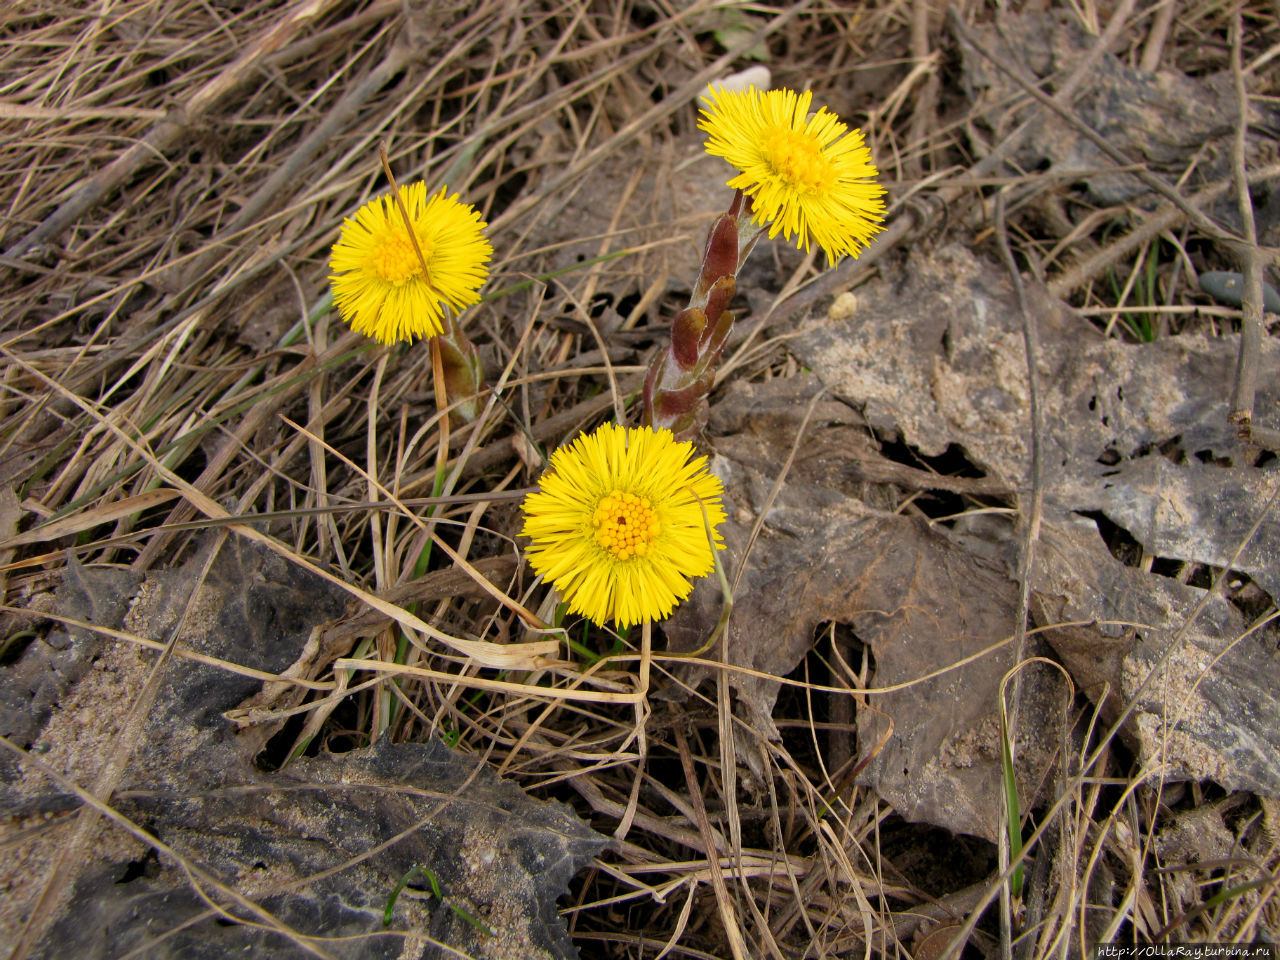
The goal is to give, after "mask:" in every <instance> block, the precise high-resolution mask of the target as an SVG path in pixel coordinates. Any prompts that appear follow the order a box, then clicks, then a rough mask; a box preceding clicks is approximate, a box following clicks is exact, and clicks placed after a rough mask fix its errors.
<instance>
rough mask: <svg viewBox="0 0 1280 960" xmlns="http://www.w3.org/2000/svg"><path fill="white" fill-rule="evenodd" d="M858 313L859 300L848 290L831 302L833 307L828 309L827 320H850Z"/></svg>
mask: <svg viewBox="0 0 1280 960" xmlns="http://www.w3.org/2000/svg"><path fill="white" fill-rule="evenodd" d="M857 312H858V298H857V297H855V296H854V295H853V294H852V293H850V292H849V291H847V290H846V291H845V292H844V293H842V294H840V296H838V297H836V298H835V299H834V300H832V301H831V306H829V307H827V319H828V320H837V321H838V320H848V319H849V318H850V317H852V316H853V315H854V314H855V313H857Z"/></svg>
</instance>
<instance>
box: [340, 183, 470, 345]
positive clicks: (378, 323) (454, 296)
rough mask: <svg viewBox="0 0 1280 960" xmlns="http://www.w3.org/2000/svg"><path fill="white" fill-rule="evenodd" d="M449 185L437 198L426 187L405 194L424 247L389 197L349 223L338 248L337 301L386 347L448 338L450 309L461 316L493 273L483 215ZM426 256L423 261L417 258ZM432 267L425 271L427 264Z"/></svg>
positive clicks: (356, 326) (359, 328)
mask: <svg viewBox="0 0 1280 960" xmlns="http://www.w3.org/2000/svg"><path fill="white" fill-rule="evenodd" d="M446 189H447V188H445V187H441V188H440V192H439V193H437V194H436V195H435V196H433V197H431V198H430V199H428V198H427V185H426V184H425V183H423V182H422V181H418V182H417V183H412V184H407V185H405V186H402V187H401V188H400V199H401V200H402V201H404V206H405V209H406V210H408V211H409V220H410V221H411V222H412V223H413V233H414V237H416V238H417V241H418V244H417V246H418V249H417V250H415V249H414V244H413V240H412V239H411V238H410V237H409V231H408V229H407V228H406V227H405V222H404V215H403V214H402V213H401V212H400V208H399V206H398V205H397V204H396V202H395V200H394V199H393V198H392V196H391V194H390V193H387V194H384V195H383V196H380V197H375V198H374V199H372V200H370V201H369V202H368V203H366V204H365V205H364V206H363V207H361V208H360V209H359V210H357V211H356V215H355V216H354V217H349V218H347V219H346V220H344V221H343V224H342V233H341V234H340V235H339V237H338V242H337V243H335V244H334V245H333V253H332V254H331V255H330V258H329V267H330V269H331V270H332V271H333V273H332V275H331V276H330V277H329V282H330V283H331V284H333V300H334V303H336V304H337V305H338V312H339V313H341V314H342V319H343V320H345V321H347V323H349V324H350V325H351V329H352V330H355V331H356V332H357V333H363V334H364V335H365V336H368V337H373V338H374V339H375V340H379V341H381V342H382V343H395V342H396V341H398V340H412V339H413V338H414V337H434V336H436V335H437V334H439V333H441V332H443V330H444V325H443V323H442V322H441V320H442V317H443V315H444V314H443V310H444V309H445V307H444V306H442V305H443V304H447V305H448V307H452V308H453V309H455V310H462V309H463V308H464V307H466V306H467V305H469V304H472V303H475V302H476V301H477V300H479V299H480V294H479V293H477V292H476V291H477V290H479V289H480V285H481V284H482V283H484V281H485V277H487V276H488V274H489V270H488V267H486V266H485V265H486V264H487V263H488V261H489V257H490V255H491V254H492V253H493V247H492V246H490V244H489V241H488V240H486V239H485V236H484V233H483V232H482V231H483V228H484V227H486V226H488V224H486V223H484V222H483V221H482V220H481V219H480V213H479V211H477V210H476V209H475V207H472V206H471V205H470V204H466V203H463V202H462V201H461V200H459V199H458V195H457V194H456V193H455V194H454V195H453V196H452V197H450V196H447V195H446ZM419 250H421V252H422V257H421V259H420V258H419V257H418V251H419ZM423 260H425V261H426V264H427V271H426V273H423V270H422V261H423Z"/></svg>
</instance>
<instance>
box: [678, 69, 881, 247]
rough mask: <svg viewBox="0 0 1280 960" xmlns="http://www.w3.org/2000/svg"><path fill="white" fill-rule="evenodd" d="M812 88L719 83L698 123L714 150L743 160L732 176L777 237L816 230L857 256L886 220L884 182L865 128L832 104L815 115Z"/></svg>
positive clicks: (800, 238) (801, 236)
mask: <svg viewBox="0 0 1280 960" xmlns="http://www.w3.org/2000/svg"><path fill="white" fill-rule="evenodd" d="M812 101H813V93H812V92H810V91H808V90H806V91H805V92H804V93H801V94H797V93H796V92H795V91H793V90H768V91H764V92H762V91H760V90H757V89H756V88H755V87H751V88H749V89H747V90H740V91H727V90H713V91H712V93H711V96H710V97H707V98H706V99H705V101H704V102H706V104H707V108H706V109H704V110H703V111H702V119H701V120H699V121H698V128H699V129H701V130H704V131H706V133H707V134H708V138H707V152H708V153H710V154H711V155H712V156H716V157H723V158H724V159H725V160H728V161H729V162H730V163H731V164H733V165H734V166H735V167H737V168H738V170H739V171H740V173H739V175H738V176H736V177H734V178H733V179H732V180H730V181H729V182H728V185H729V186H730V187H733V188H734V189H735V190H742V191H743V192H744V193H746V195H747V196H749V197H750V198H751V202H752V206H753V217H752V220H753V222H755V223H769V224H770V226H769V237H770V239H772V238H773V237H775V236H777V235H778V233H779V232H781V233H782V235H783V236H784V237H785V238H786V239H787V240H788V241H789V240H791V237H792V235H793V234H794V235H795V237H796V242H797V244H798V245H799V246H801V247H803V248H804V249H805V250H808V249H809V242H810V238H812V240H813V241H815V242H816V243H817V244H818V246H820V247H821V248H822V249H823V250H824V251H825V252H826V254H827V259H828V260H832V261H834V260H835V259H836V258H837V257H841V256H845V255H848V256H854V257H856V256H857V255H858V254H859V253H860V252H861V251H862V250H863V248H865V247H866V245H867V242H868V241H869V240H870V239H871V237H872V236H873V235H874V234H875V233H877V232H878V231H879V230H881V229H883V228H882V227H881V225H880V224H881V222H882V221H883V220H884V210H885V207H884V188H883V187H882V186H880V185H879V184H878V183H876V179H875V178H876V177H877V176H878V175H879V171H878V170H876V167H875V164H873V163H872V162H871V151H870V150H868V149H867V146H866V143H865V141H864V140H863V138H862V132H861V131H860V130H852V131H850V130H849V128H848V126H847V125H846V124H844V123H843V122H841V120H840V118H839V117H837V116H836V115H835V114H834V113H831V112H829V111H828V110H827V109H826V107H823V108H821V109H819V110H818V112H817V113H815V114H814V115H813V116H809V105H810V103H811V102H812Z"/></svg>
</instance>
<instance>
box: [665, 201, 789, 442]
mask: <svg viewBox="0 0 1280 960" xmlns="http://www.w3.org/2000/svg"><path fill="white" fill-rule="evenodd" d="M763 230H764V225H763V224H754V223H752V222H751V198H750V197H746V196H743V193H742V191H741V190H739V191H737V192H736V193H735V194H734V195H733V203H731V204H730V205H729V209H728V211H726V212H725V213H722V214H721V215H720V216H719V217H717V218H716V222H715V223H713V224H712V225H711V232H710V233H709V234H708V235H707V243H706V246H705V247H704V248H703V253H702V269H701V270H699V271H698V279H697V281H696V282H695V283H694V286H693V293H692V295H691V296H690V297H689V305H688V306H687V307H685V308H684V309H683V310H681V311H680V312H679V313H678V314H676V316H675V319H674V320H672V321H671V342H670V343H669V344H668V346H667V349H666V350H664V351H662V352H660V353H658V354H657V355H656V356H655V357H654V358H653V362H652V363H650V364H649V372H648V373H647V374H646V375H645V379H644V392H643V395H642V397H643V402H644V412H643V414H642V424H643V425H645V426H651V427H653V428H654V429H655V430H661V429H667V430H670V431H671V432H672V433H674V434H675V436H676V439H677V440H690V439H692V438H693V436H694V434H696V433H697V432H698V430H699V429H701V428H702V426H703V425H704V424H705V423H706V422H707V394H709V393H710V392H711V387H712V386H713V385H714V383H715V365H716V361H717V360H719V359H720V354H721V353H722V352H723V351H724V346H725V343H726V342H728V339H729V333H730V331H732V330H733V314H732V312H730V310H729V302H730V301H731V300H732V299H733V295H734V293H736V292H737V284H738V271H739V270H741V269H742V265H743V264H744V263H746V260H747V257H748V256H750V255H751V251H752V249H753V248H754V247H755V245H756V240H757V239H759V237H760V234H761V232H762V231H763Z"/></svg>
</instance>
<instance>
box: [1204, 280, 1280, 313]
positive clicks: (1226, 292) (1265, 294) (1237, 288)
mask: <svg viewBox="0 0 1280 960" xmlns="http://www.w3.org/2000/svg"><path fill="white" fill-rule="evenodd" d="M1200 289H1201V290H1203V291H1204V292H1205V293H1207V294H1209V296H1211V297H1213V299H1215V300H1217V301H1218V302H1219V303H1225V304H1227V306H1231V307H1239V306H1243V305H1244V274H1243V273H1232V272H1231V271H1229V270H1207V271H1205V272H1204V273H1202V274H1200ZM1262 304H1263V309H1264V310H1266V312H1267V313H1280V292H1277V290H1276V288H1275V287H1273V286H1272V285H1271V284H1269V283H1267V282H1266V281H1263V284H1262Z"/></svg>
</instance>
